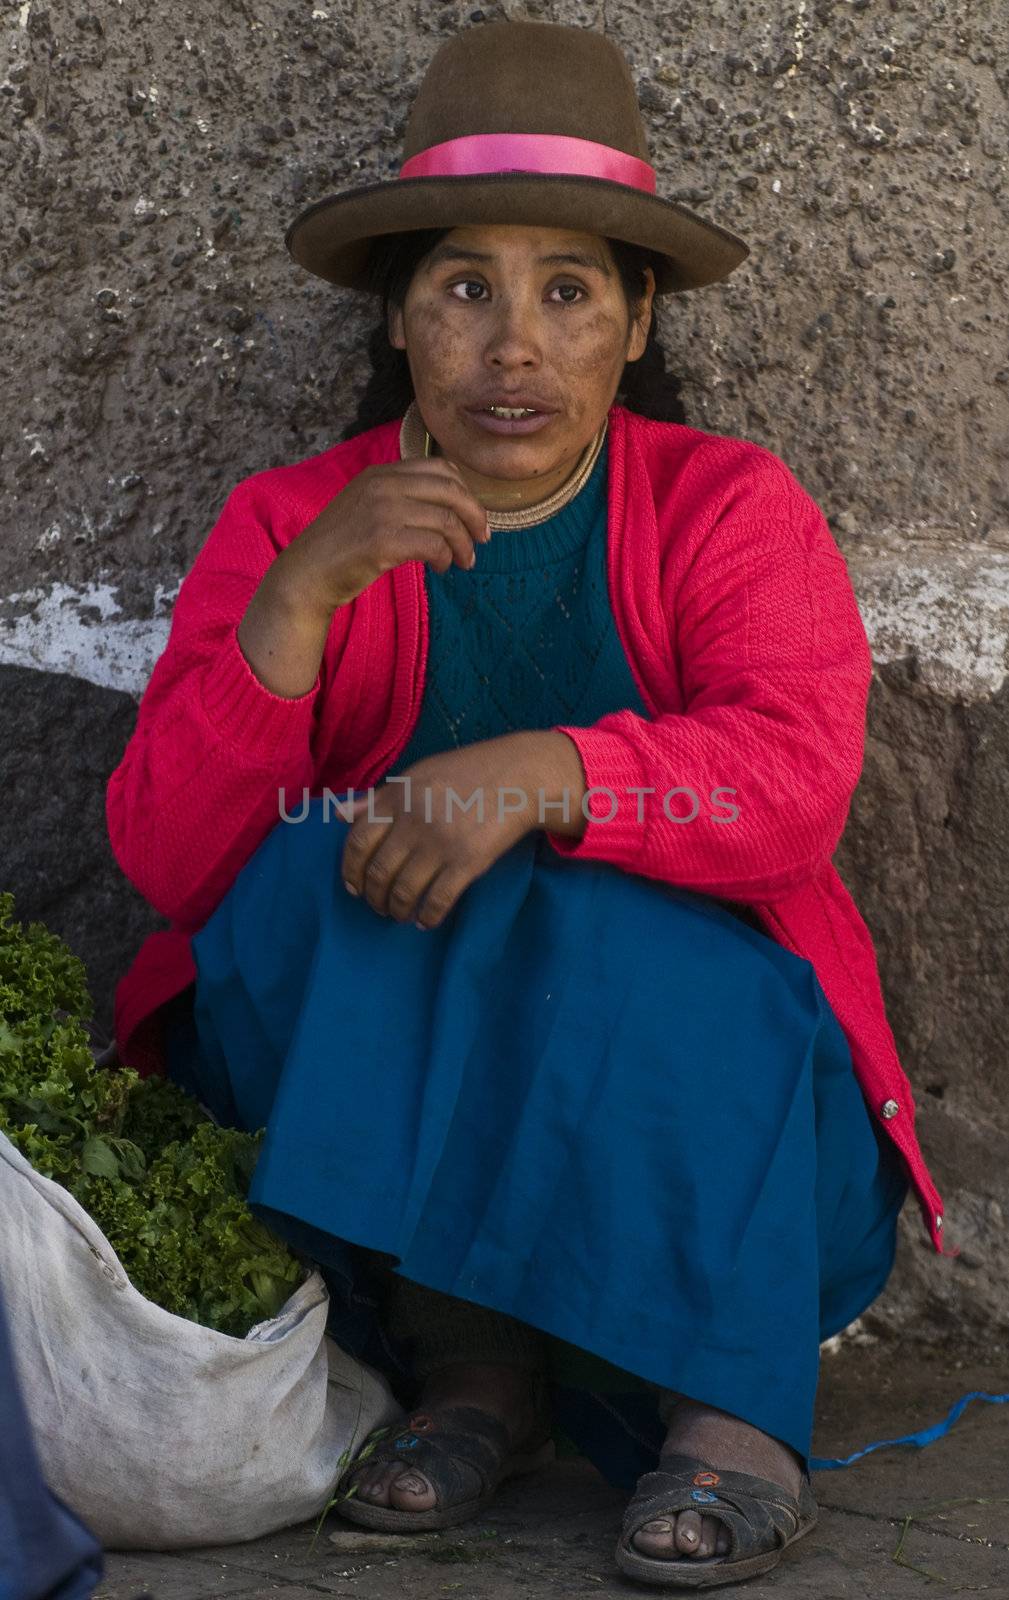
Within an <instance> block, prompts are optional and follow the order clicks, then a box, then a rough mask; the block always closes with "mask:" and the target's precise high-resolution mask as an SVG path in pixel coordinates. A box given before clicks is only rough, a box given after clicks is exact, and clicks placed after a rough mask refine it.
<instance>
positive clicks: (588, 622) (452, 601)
mask: <svg viewBox="0 0 1009 1600" xmlns="http://www.w3.org/2000/svg"><path fill="white" fill-rule="evenodd" d="M607 458H608V450H607V446H606V444H604V445H603V448H602V450H601V451H600V453H599V457H598V459H597V461H596V463H595V466H594V467H593V469H592V472H591V474H590V476H589V478H588V481H587V482H586V483H585V484H583V485H582V488H581V489H580V490H579V492H578V494H576V495H575V497H574V499H573V500H569V501H568V503H567V505H566V506H564V507H562V509H561V510H560V511H558V512H557V513H556V514H555V515H554V516H552V517H549V518H548V519H547V520H546V521H545V522H541V523H538V524H536V525H535V526H534V527H531V528H499V529H496V530H495V531H494V533H493V534H492V536H491V539H490V541H489V543H488V544H486V545H478V546H477V557H476V566H475V567H473V568H472V570H470V571H466V570H464V569H463V568H462V567H458V566H455V565H453V566H451V567H450V568H449V569H448V571H447V572H445V573H437V572H434V571H432V569H431V568H430V567H425V569H424V576H425V583H426V587H427V595H428V606H429V619H430V641H429V647H428V666H427V676H426V679H425V684H424V696H423V702H422V705H421V710H420V716H419V718H418V721H417V725H416V727H415V728H414V731H413V736H412V738H411V739H410V741H409V744H408V745H407V747H406V749H405V750H404V751H403V753H402V755H401V756H400V758H399V761H398V762H397V763H396V766H395V767H394V768H391V769H390V771H392V772H394V773H395V772H399V771H402V770H404V769H405V768H406V767H408V766H410V765H411V764H412V763H413V762H415V761H419V760H420V759H421V757H423V756H427V755H433V754H435V753H437V752H439V751H442V750H449V749H452V748H454V747H456V746H460V745H469V744H474V743H476V742H477V741H478V740H480V739H492V738H495V737H497V736H498V735H500V734H503V733H510V732H513V731H515V730H516V729H520V728H551V727H554V726H555V725H556V724H557V723H562V722H563V723H571V724H590V723H592V722H595V721H597V720H598V719H599V717H602V716H605V715H606V713H607V712H609V711H616V710H623V709H632V710H635V711H638V712H639V713H640V714H641V715H643V716H647V715H648V714H649V713H648V711H647V708H646V707H645V706H644V704H643V702H642V701H641V697H640V695H639V693H638V690H637V687H636V685H635V683H634V679H633V676H632V674H631V671H630V668H629V666H628V664H627V658H626V656H625V654H624V650H623V647H622V645H621V643H620V638H619V635H618V634H617V631H616V627H615V624H614V621H613V614H612V611H611V609H610V600H609V593H608V589H607V580H606V528H607Z"/></svg>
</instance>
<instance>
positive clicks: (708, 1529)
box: [695, 1517, 725, 1560]
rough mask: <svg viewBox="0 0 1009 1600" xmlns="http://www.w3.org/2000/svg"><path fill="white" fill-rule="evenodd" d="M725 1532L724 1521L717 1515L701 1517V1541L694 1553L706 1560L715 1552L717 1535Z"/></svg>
mask: <svg viewBox="0 0 1009 1600" xmlns="http://www.w3.org/2000/svg"><path fill="white" fill-rule="evenodd" d="M724 1532H725V1524H724V1522H720V1521H719V1519H718V1518H717V1517H702V1518H701V1542H700V1544H699V1545H698V1546H697V1550H696V1552H695V1553H696V1555H697V1556H699V1557H700V1558H701V1560H707V1559H708V1558H709V1557H711V1556H713V1555H715V1554H716V1551H717V1548H718V1535H719V1533H724Z"/></svg>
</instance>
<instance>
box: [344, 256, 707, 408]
mask: <svg viewBox="0 0 1009 1600" xmlns="http://www.w3.org/2000/svg"><path fill="white" fill-rule="evenodd" d="M448 232H450V229H448V228H424V229H418V230H415V231H412V232H409V233H393V234H384V235H382V236H381V237H380V238H379V239H377V240H376V241H375V243H374V244H373V246H372V249H371V255H370V257H369V263H368V280H369V288H370V289H371V290H372V291H373V292H374V293H375V294H378V295H379V296H380V297H381V301H382V315H381V317H380V319H379V321H378V322H377V323H376V324H375V326H374V327H373V328H372V330H371V333H370V334H369V336H368V344H367V351H368V356H369V358H370V360H371V373H370V376H369V378H368V381H367V383H366V384H365V387H364V391H363V393H362V395H361V398H360V400H359V402H358V407H357V415H356V416H355V417H354V419H353V421H352V422H351V423H350V424H349V425H348V426H347V428H346V429H345V430H344V432H343V433H342V434H341V439H352V438H353V437H354V435H355V434H358V433H364V432H365V431H366V430H367V429H368V428H376V427H378V425H379V423H382V422H393V421H394V420H395V419H396V418H397V417H401V416H402V415H403V413H404V412H405V411H406V409H407V407H408V406H409V404H410V402H411V401H412V400H413V398H414V392H413V381H412V379H411V377H410V366H409V362H408V361H407V357H406V351H405V350H397V349H395V348H394V347H393V346H392V345H391V344H390V343H389V333H388V326H389V320H388V319H389V309H390V307H392V306H396V307H401V306H402V305H403V302H404V300H405V299H406V292H407V290H408V288H409V287H410V282H411V279H412V278H413V275H414V273H415V272H416V270H417V268H418V266H419V265H420V263H421V261H422V260H423V258H424V257H425V256H426V255H427V253H428V251H429V250H432V249H433V248H434V246H435V245H436V244H437V243H438V240H439V239H443V238H444V236H445V234H446V233H448ZM607 242H608V243H609V246H610V249H611V250H612V252H613V257H614V260H615V262H616V265H617V271H618V272H619V274H620V281H621V283H622V285H623V289H624V294H625V296H626V298H627V304H628V308H633V307H634V306H637V305H639V304H640V303H641V301H642V300H643V299H644V296H645V292H646V287H647V286H646V280H645V275H644V269H645V267H647V266H652V267H653V269H654V267H655V266H656V265H657V258H656V257H655V256H654V254H653V252H652V251H650V250H645V249H642V248H641V247H640V246H638V245H633V244H625V243H624V241H623V240H622V239H610V240H608V241H607ZM656 329H657V321H656V315H655V308H654V306H653V307H652V319H651V323H650V325H649V329H648V340H647V343H646V345H645V349H644V352H643V354H642V355H641V356H640V358H639V359H638V360H637V361H628V362H627V364H626V365H625V367H624V371H623V375H622V377H621V379H620V383H619V386H618V388H617V394H616V398H617V401H618V402H619V403H620V404H621V405H624V406H627V408H628V410H630V411H636V412H638V414H639V415H640V416H643V417H651V418H653V420H654V421H656V422H686V420H687V418H686V413H685V411H684V409H683V402H682V400H681V398H680V394H681V383H680V379H679V378H678V377H676V375H675V374H674V373H671V372H667V371H666V352H665V350H664V349H663V347H662V345H661V344H660V343H659V339H658V334H657V331H656Z"/></svg>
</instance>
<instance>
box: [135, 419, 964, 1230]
mask: <svg viewBox="0 0 1009 1600" xmlns="http://www.w3.org/2000/svg"><path fill="white" fill-rule="evenodd" d="M609 422H610V426H609V508H608V534H607V537H608V555H607V563H608V579H609V590H610V601H611V605H612V608H613V613H614V619H615V622H616V626H617V628H618V631H619V634H620V638H621V641H622V643H623V646H624V649H625V651H626V653H627V657H628V660H629V663H630V665H631V669H632V671H633V673H634V677H635V681H636V682H637V685H638V688H639V690H640V692H641V696H642V699H643V701H644V703H645V705H646V706H647V707H648V708H649V711H650V713H651V716H650V717H647V718H646V717H642V716H639V715H638V714H637V713H636V712H633V711H615V712H611V713H609V714H608V715H607V716H604V717H601V718H600V719H599V721H598V722H595V723H593V724H592V725H591V726H590V727H584V728H578V727H563V728H562V729H561V730H560V731H562V732H564V733H565V734H567V735H568V736H569V737H570V738H571V739H573V740H574V742H575V744H576V745H577V747H578V750H579V752H580V755H581V759H582V763H583V766H584V769H585V774H586V778H587V781H588V784H589V787H590V789H592V790H594V791H597V792H594V793H593V794H592V795H591V796H590V797H589V800H588V805H589V819H588V822H587V826H586V829H585V832H584V835H583V836H582V838H581V839H578V840H576V839H572V838H569V837H564V836H562V835H558V834H552V833H548V834H547V837H548V838H549V839H550V842H551V844H552V845H553V847H554V849H556V850H557V851H558V852H559V853H561V854H563V855H569V856H572V857H575V858H576V859H580V860H585V861H606V862H610V863H612V864H614V865H616V866H618V867H622V868H625V869H626V870H627V871H630V872H634V873H637V874H640V875H642V876H644V877H648V878H653V879H656V880H658V881H660V882H663V883H669V884H675V885H679V886H681V887H683V888H687V889H692V890H695V891H696V892H698V893H701V894H708V895H712V896H715V897H718V898H724V899H730V900H734V901H738V902H742V903H745V904H747V905H750V906H752V907H753V908H754V910H755V911H756V913H757V915H758V917H759V919H760V921H761V924H762V926H763V927H764V929H765V931H766V932H767V933H768V934H769V935H770V936H771V938H773V939H774V940H776V941H777V942H778V943H779V944H781V945H783V946H784V947H785V948H786V949H788V950H791V951H792V952H793V953H794V954H796V955H799V956H803V957H805V958H806V959H808V960H809V961H810V962H811V963H812V965H813V968H814V970H815V972H816V974H817V977H818V978H819V980H820V983H821V985H822V987H823V990H824V993H825V995H826V997H827V1000H828V1001H829V1003H830V1005H831V1007H832V1009H833V1011H834V1013H835V1015H836V1016H837V1019H838V1021H839V1022H840V1024H841V1026H842V1028H843V1030H844V1032H845V1035H846V1037H847V1039H848V1042H849V1045H850V1047H851V1053H852V1060H853V1064H854V1069H855V1072H856V1074H857V1076H858V1080H859V1083H860V1085H861V1087H862V1090H863V1093H864V1095H865V1098H866V1101H867V1104H868V1107H869V1110H870V1112H871V1113H872V1115H873V1116H874V1117H876V1118H877V1119H878V1120H879V1122H880V1123H881V1125H882V1127H883V1128H884V1129H885V1131H886V1133H887V1135H888V1136H889V1137H890V1138H891V1139H892V1140H893V1142H894V1144H895V1145H896V1146H897V1148H898V1150H899V1151H900V1153H901V1155H902V1156H903V1158H904V1161H905V1163H906V1166H907V1170H908V1172H909V1174H910V1177H911V1180H912V1182H913V1185H914V1188H915V1190H916V1192H917V1195H918V1198H919V1200H920V1203H921V1207H922V1212H923V1215H924V1219H925V1222H926V1225H927V1227H928V1231H929V1234H930V1237H931V1239H932V1241H933V1243H934V1245H935V1247H936V1249H937V1250H939V1251H940V1252H941V1251H942V1248H943V1247H942V1232H941V1230H942V1203H941V1200H940V1196H939V1194H938V1192H937V1190H936V1187H935V1185H934V1183H933V1181H932V1179H931V1177H930V1175H929V1172H928V1170H927V1168H926V1165H925V1162H924V1159H923V1157H922V1154H921V1150H920V1148H919V1145H918V1141H917V1138H916V1135H915V1127H914V1119H915V1108H914V1100H913V1097H912V1093H911V1087H910V1084H909V1083H908V1080H907V1078H906V1076H905V1074H904V1072H903V1070H902V1067H901V1064H900V1061H899V1060H898V1057H897V1050H896V1046H895V1042H894V1038H893V1034H892V1032H891V1029H890V1026H889V1023H888V1021H887V1017H886V1013H885V1010H884V1002H883V996H882V991H881V987H880V981H879V973H878V969H877V964H876V955H875V949H874V946H873V941H872V938H871V935H870V933H869V930H868V928H867V927H866V925H865V922H864V921H863V919H862V917H861V916H860V915H859V912H858V910H857V909H856V907H855V905H854V902H853V901H852V899H851V896H850V895H849V893H848V891H847V890H846V888H845V887H844V884H843V883H842V881H841V879H840V877H839V875H838V873H837V871H836V869H835V867H834V866H833V864H832V856H833V854H834V851H835V849H836V848H837V844H838V841H839V839H840V837H841V834H842V832H843V830H844V826H845V822H846V820H847V816H848V810H849V806H850V801H851V796H852V794H853V792H854V790H855V787H856V785H857V783H858V780H859V776H860V774H861V770H862V760H863V751H864V739H865V715H866V705H867V701H868V693H869V684H870V680H871V676H872V657H871V652H870V650H869V644H868V640H867V638H866V633H865V628H864V626H863V623H862V619H861V616H860V614H859V610H858V605H857V602H856V599H855V595H854V591H853V589H852V586H851V581H850V578H849V576H848V569H847V566H846V564H845V560H844V557H843V556H842V554H841V552H840V550H839V549H838V547H837V545H836V544H835V542H834V539H833V536H832V535H831V533H830V529H829V527H828V526H827V522H826V519H825V518H824V516H823V513H822V511H821V510H820V509H819V507H818V506H817V504H816V502H815V501H814V500H813V499H812V498H811V497H810V495H809V494H808V493H807V492H806V491H805V490H804V489H803V488H802V486H801V485H800V484H799V482H798V480H797V479H796V478H795V476H794V475H793V474H792V472H791V471H790V469H789V468H788V467H787V466H786V465H785V464H784V462H782V461H781V460H780V459H779V457H777V456H776V455H774V454H773V453H772V452H771V451H769V450H767V449H765V448H764V447H762V446H760V445H757V444H754V443H751V442H749V441H747V440H743V439H736V438H731V437H724V436H722V435H719V434H712V433H706V432H703V431H701V430H700V429H697V428H690V427H685V426H682V425H680V424H678V423H669V422H653V421H650V420H648V419H646V418H643V417H640V416H638V415H636V414H635V413H634V412H631V411H628V410H626V409H625V408H623V407H621V406H614V407H613V408H612V410H611V412H610V419H609ZM399 429H400V425H399V423H398V422H392V423H386V424H383V425H382V426H380V427H377V428H372V429H370V430H369V431H368V432H366V433H362V434H358V435H357V436H356V437H355V438H353V439H350V440H348V441H346V442H344V443H342V444H337V445H334V446H333V447H332V448H331V449H328V450H324V451H322V452H321V453H320V454H318V455H315V456H310V457H309V458H307V459H306V460H304V461H300V462H297V463H295V464H292V465H288V466H281V467H273V468H269V469H267V470H266V471H263V472H258V473H255V474H253V475H252V476H251V477H249V478H246V479H245V480H244V481H243V482H241V483H239V484H238V486H237V487H236V488H235V489H234V490H233V492H232V493H231V495H230V496H229V498H228V500H227V502H226V504H225V506H224V509H223V511H222V513H221V515H220V518H219V520H218V522H217V523H216V525H215V526H214V528H213V530H212V532H211V534H210V536H209V538H208V539H207V541H206V543H205V545H204V546H203V548H202V550H201V551H200V553H199V555H198V556H197V559H196V561H195V563H194V565H193V567H192V569H191V571H190V572H189V574H188V576H187V577H186V579H185V581H184V582H183V584H182V587H181V589H180V592H179V595H178V598H177V600H176V603H175V608H174V613H173V617H172V626H171V633H170V636H169V639H168V643H167V645H166V647H165V650H164V652H163V654H162V655H161V657H160V658H159V660H158V661H157V663H156V665H155V667H154V671H153V673H152V675H151V679H150V682H149V684H148V686H147V689H146V692H145V694H144V696H143V699H142V701H141V704H140V708H139V712H138V716H137V725H136V729H135V731H134V733H133V735H132V737H131V739H130V741H129V744H128V745H127V748H126V751H125V754H124V755H123V759H122V761H121V762H120V764H119V766H118V767H117V768H116V770H115V771H114V772H113V774H112V777H111V779H110V781H109V785H108V792H107V818H108V828H109V837H110V841H111V844H112V849H113V851H114V853H115V856H116V859H117V860H118V862H119V864H120V866H121V867H122V869H123V871H124V873H125V874H126V876H127V877H128V878H129V879H130V881H131V882H132V883H133V884H135V886H136V887H137V888H138V889H139V890H140V892H141V894H142V895H143V896H144V897H145V898H146V899H147V900H148V901H149V902H150V904H151V905H152V906H154V907H155V908H156V909H157V910H158V911H159V912H161V913H162V914H163V915H164V916H165V917H166V918H168V920H169V921H170V922H171V924H172V927H171V928H170V929H168V930H163V931H159V932H155V933H152V934H150V935H148V937H147V939H146V940H145V942H144V943H143V945H142V947H141V949H140V951H139V953H138V955H137V956H136V958H135V960H134V962H133V964H132V966H131V967H130V969H129V971H128V972H127V973H126V974H125V975H124V976H123V977H122V978H121V980H120V982H119V984H118V986H117V990H116V1005H115V1032H116V1041H117V1045H118V1049H119V1054H120V1057H121V1059H122V1060H123V1061H124V1062H125V1063H126V1064H127V1065H130V1066H135V1067H136V1068H137V1070H138V1071H140V1072H142V1073H147V1072H158V1071H164V1039H163V1028H162V1020H163V1018H162V1014H161V1012H160V1007H161V1006H162V1005H163V1004H164V1002H165V1001H166V1000H168V999H169V998H170V997H171V996H172V995H174V994H176V993H178V992H179V991H180V990H181V989H183V988H185V987H186V985H187V984H189V983H190V982H191V981H192V980H193V979H194V977H195V975H196V974H195V967H194V964H193V959H192V955H191V951H190V946H189V935H190V934H191V933H193V932H195V931H196V930H197V929H198V928H200V927H201V926H202V924H203V923H204V922H205V921H206V919H207V918H208V917H209V916H210V914H211V912H212V911H213V910H214V908H215V906H217V904H218V903H219V902H220V900H221V899H222V897H223V896H224V894H225V893H226V892H227V890H228V888H229V887H230V885H231V884H232V882H233V881H234V879H235V877H236V875H237V873H238V872H239V871H240V869H241V868H242V866H243V865H244V864H245V862H246V861H248V859H249V858H250V856H251V855H252V854H253V853H254V851H255V850H256V849H257V847H258V846H259V844H260V843H261V842H262V840H263V839H264V838H265V836H266V835H267V833H268V832H269V830H270V828H271V827H272V826H273V825H274V824H275V823H276V821H277V820H278V815H279V812H278V789H279V787H280V786H281V785H283V786H285V788H286V792H287V795H288V796H289V797H291V798H290V801H289V803H290V804H291V805H297V804H299V803H300V796H301V792H302V789H303V788H305V787H307V788H308V789H309V792H310V793H312V794H316V795H318V794H321V793H322V790H323V788H324V787H328V788H329V789H331V790H332V791H333V793H334V794H337V793H340V792H341V791H344V790H346V789H349V788H352V787H353V788H356V789H358V790H365V789H367V788H368V787H369V786H371V785H372V784H377V783H379V782H380V781H381V779H382V777H383V776H384V774H385V773H386V772H387V771H388V770H389V768H390V767H391V766H392V765H393V763H394V762H395V760H396V758H397V757H398V755H399V754H400V752H401V751H402V750H403V749H405V747H406V744H407V741H408V739H409V738H410V735H411V733H412V731H413V727H414V724H415V722H416V719H417V715H418V712H419V708H420V702H421V696H422V694H423V690H424V674H425V665H426V659H427V643H428V618H427V598H426V592H425V587H424V565H423V563H422V562H419V561H410V562H406V563H404V564H403V565H402V566H399V567H396V568H394V569H393V570H392V571H390V572H387V573H385V574H383V576H382V577H380V578H379V579H377V580H376V581H375V582H374V583H372V584H371V585H370V586H369V587H368V588H367V589H365V591H364V592H363V593H362V594H361V595H359V596H358V598H357V599H356V600H354V601H352V602H351V603H350V604H348V605H345V606H342V607H340V608H339V609H338V610H337V611H336V613H335V615H334V617H333V621H332V625H331V627H330V630H329V635H328V638H327V641H326V647H325V652H324V656H323V660H322V664H321V666H320V670H319V675H318V677H317V679H316V682H315V683H314V684H313V686H312V688H311V689H310V690H309V691H308V692H307V693H306V694H303V695H301V696H299V697H297V698H294V699H285V698H283V697H282V696H280V695H276V694H273V693H271V691H270V690H269V689H267V688H266V687H265V686H264V685H263V684H262V683H260V681H259V680H258V678H256V676H255V675H254V673H253V672H252V670H251V668H250V667H249V665H248V663H247V661H246V660H245V657H244V656H243V654H242V651H241V648H240V646H239V644H238V641H237V638H236V630H237V627H238V624H239V622H240V620H241V618H242V616H243V614H244V612H245V609H246V607H247V605H248V604H249V601H250V600H251V598H252V596H253V594H254V593H255V591H256V589H257V587H258V586H259V584H260V582H261V580H262V578H263V575H264V573H265V572H266V570H267V568H268V567H269V565H270V563H271V562H272V561H273V560H274V558H275V557H276V555H277V554H278V552H279V551H280V550H282V549H283V548H284V546H285V545H287V544H289V543H290V541H291V540H292V539H294V538H295V537H297V535H298V534H299V533H300V532H301V531H302V529H304V528H305V527H306V526H307V525H308V523H309V522H311V521H312V520H313V519H314V518H315V517H316V516H317V515H318V513H319V512H320V511H321V510H322V508H323V506H325V505H326V504H327V503H328V501H329V500H330V499H332V497H333V496H334V495H335V494H337V493H338V492H339V490H340V489H341V488H342V487H343V486H344V485H345V484H346V483H347V482H348V481H349V479H351V478H352V477H354V476H355V474H356V473H358V472H360V471H361V470H362V469H363V468H364V467H366V466H369V465H372V464H373V463H378V462H388V461H395V460H397V459H398V458H399V454H400V451H399ZM499 537H501V535H499ZM505 537H507V535H505ZM637 789H646V790H654V791H655V793H654V794H651V795H649V796H648V797H647V799H645V798H644V797H642V798H641V799H639V797H638V796H637V794H635V793H634V792H633V791H635V790H637ZM673 789H677V790H684V791H693V794H694V795H696V796H697V801H694V800H692V798H691V796H690V795H689V794H684V793H679V794H677V795H673V796H672V797H671V798H669V791H670V790H673ZM713 791H718V793H717V794H716V795H714V797H713V798H712V796H713ZM726 791H729V793H728V795H727V794H726ZM615 801H616V804H615ZM698 801H699V802H700V809H699V811H698V814H697V815H696V816H693V819H692V820H689V821H684V820H682V819H683V818H684V817H685V816H687V815H688V814H689V813H690V812H692V810H693V809H696V807H697V802H698ZM685 807H686V808H687V810H685ZM731 808H737V814H736V815H735V816H734V817H733V816H732V809H731ZM727 813H728V816H729V819H730V820H729V821H728V822H727V821H726V816H727ZM677 818H680V819H681V820H679V821H677V820H676V819H677Z"/></svg>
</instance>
